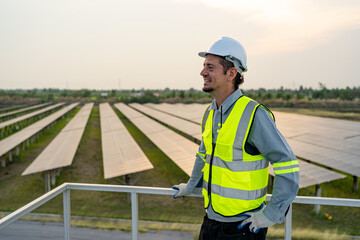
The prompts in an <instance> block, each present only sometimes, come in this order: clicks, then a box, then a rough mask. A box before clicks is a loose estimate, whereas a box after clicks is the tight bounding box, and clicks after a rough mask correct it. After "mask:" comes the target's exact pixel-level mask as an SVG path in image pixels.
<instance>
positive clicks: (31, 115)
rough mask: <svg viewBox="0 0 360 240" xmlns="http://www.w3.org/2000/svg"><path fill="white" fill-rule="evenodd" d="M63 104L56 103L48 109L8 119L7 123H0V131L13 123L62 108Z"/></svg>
mask: <svg viewBox="0 0 360 240" xmlns="http://www.w3.org/2000/svg"><path fill="white" fill-rule="evenodd" d="M64 104H65V103H57V104H55V105H52V106H49V107H46V108H43V109H40V110H38V111H35V112H31V113H28V114H25V115H23V116H20V117H17V118H13V119H10V120H8V121H5V122H2V123H0V129H2V128H5V127H7V126H10V125H12V124H14V123H17V122H20V121H23V120H25V119H28V118H31V117H34V116H36V115H39V114H41V113H44V112H47V111H50V110H52V109H55V108H57V107H60V106H62V105H64Z"/></svg>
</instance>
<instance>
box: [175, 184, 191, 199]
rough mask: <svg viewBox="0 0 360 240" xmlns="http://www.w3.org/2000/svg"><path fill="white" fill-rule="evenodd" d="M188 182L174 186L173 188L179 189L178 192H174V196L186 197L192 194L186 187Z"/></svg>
mask: <svg viewBox="0 0 360 240" xmlns="http://www.w3.org/2000/svg"><path fill="white" fill-rule="evenodd" d="M186 185H187V184H186V183H180V184H179V185H174V186H172V189H174V190H178V192H177V193H175V194H174V196H173V197H174V198H179V197H185V196H187V195H190V191H189V190H188V189H187V188H186Z"/></svg>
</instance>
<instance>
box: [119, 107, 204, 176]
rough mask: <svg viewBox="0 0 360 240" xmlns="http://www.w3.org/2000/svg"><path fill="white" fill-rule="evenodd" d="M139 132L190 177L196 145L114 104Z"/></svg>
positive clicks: (134, 112) (154, 122)
mask: <svg viewBox="0 0 360 240" xmlns="http://www.w3.org/2000/svg"><path fill="white" fill-rule="evenodd" d="M115 107H116V108H118V109H119V110H120V111H121V112H122V113H123V114H124V115H125V116H126V117H127V118H128V119H129V120H130V121H131V122H132V123H133V124H134V125H135V126H136V127H137V128H138V129H140V131H142V132H143V133H144V134H145V135H146V136H147V137H148V138H149V139H150V140H151V141H152V142H153V143H154V144H155V145H156V146H157V147H158V148H159V149H161V150H162V151H163V152H164V153H165V154H166V155H167V156H168V157H169V158H170V159H171V160H172V161H174V163H175V164H176V165H177V166H179V168H181V169H182V170H183V171H184V172H185V173H186V174H187V175H189V176H190V175H191V172H192V168H193V165H194V161H195V154H196V152H197V150H198V147H199V146H198V145H197V144H196V143H194V142H192V141H190V140H188V139H187V138H185V137H183V136H181V135H179V134H177V133H175V132H174V131H172V130H170V129H168V128H167V127H165V126H163V125H162V124H160V123H158V122H156V121H155V120H152V119H151V118H149V117H147V116H145V115H143V114H141V113H139V112H137V111H136V110H134V109H132V108H130V107H128V106H126V105H125V104H123V103H117V104H115Z"/></svg>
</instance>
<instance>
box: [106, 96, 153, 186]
mask: <svg viewBox="0 0 360 240" xmlns="http://www.w3.org/2000/svg"><path fill="white" fill-rule="evenodd" d="M99 107H100V124H101V143H102V154H103V162H104V177H105V179H108V178H113V177H118V176H122V175H126V174H131V173H135V172H141V171H145V170H149V169H152V168H153V165H152V164H151V162H150V161H149V159H148V158H147V157H146V155H145V154H144V153H143V151H142V150H141V148H140V147H139V145H138V144H137V143H136V142H135V140H134V139H133V138H132V136H131V135H130V134H129V132H128V131H127V129H126V127H125V126H124V124H123V123H122V122H121V120H120V119H119V117H118V116H117V115H116V114H115V112H114V110H113V109H112V108H111V107H110V105H109V104H108V103H102V104H100V105H99Z"/></svg>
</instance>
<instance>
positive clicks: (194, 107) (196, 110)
mask: <svg viewBox="0 0 360 240" xmlns="http://www.w3.org/2000/svg"><path fill="white" fill-rule="evenodd" d="M145 105H146V106H148V107H151V108H154V109H157V110H160V111H163V112H165V113H168V114H172V115H174V116H178V117H181V118H184V119H187V120H190V121H192V122H195V123H198V124H201V119H202V117H203V114H204V111H205V109H206V107H207V106H208V105H209V104H195V103H194V104H183V103H176V104H168V103H161V104H153V103H151V104H145Z"/></svg>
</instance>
